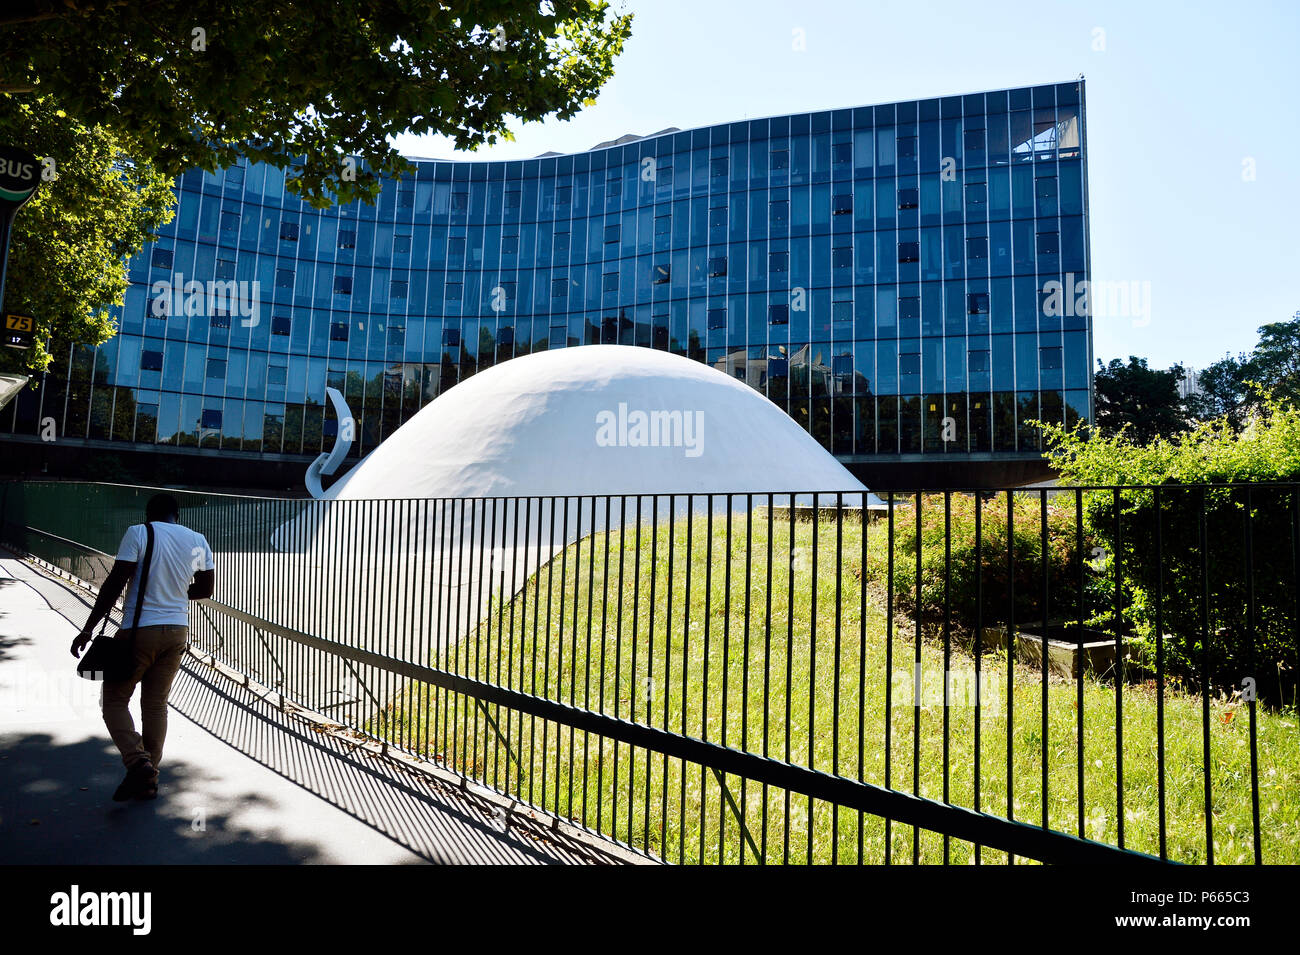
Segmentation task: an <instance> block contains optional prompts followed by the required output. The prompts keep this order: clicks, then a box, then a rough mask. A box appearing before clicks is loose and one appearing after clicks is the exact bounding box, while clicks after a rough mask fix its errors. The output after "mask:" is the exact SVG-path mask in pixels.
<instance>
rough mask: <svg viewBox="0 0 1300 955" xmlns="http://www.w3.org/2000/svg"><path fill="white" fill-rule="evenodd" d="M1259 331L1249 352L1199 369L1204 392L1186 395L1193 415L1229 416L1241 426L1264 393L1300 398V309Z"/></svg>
mask: <svg viewBox="0 0 1300 955" xmlns="http://www.w3.org/2000/svg"><path fill="white" fill-rule="evenodd" d="M1259 335H1260V339H1259V342H1258V344H1256V345H1255V348H1254V349H1253V350H1252V351H1251V353H1250V354H1249V355H1247V354H1240V355H1238V356H1236V357H1235V358H1234V357H1233V356H1231V355H1227V356H1225V357H1223V358H1221V359H1219V360H1218V361H1216V362H1214V363H1213V364H1211V365H1207V366H1206V367H1205V368H1204V369H1203V370H1202V371H1201V372H1200V374H1199V375H1198V378H1199V380H1200V386H1201V392H1200V394H1196V395H1192V396H1191V397H1190V398H1189V400H1188V408H1189V410H1190V411H1191V413H1192V415H1193V416H1194V417H1196V418H1198V419H1200V420H1202V421H1208V420H1210V419H1212V418H1221V417H1226V418H1227V420H1228V421H1229V423H1230V424H1231V425H1232V426H1233V428H1235V429H1237V430H1240V429H1241V427H1242V426H1243V424H1244V423H1245V421H1246V418H1247V416H1248V415H1249V413H1250V412H1251V411H1253V410H1258V409H1259V408H1261V407H1262V406H1263V405H1264V403H1265V401H1266V397H1265V396H1271V397H1273V398H1275V399H1278V400H1280V401H1283V402H1286V403H1289V404H1292V405H1296V404H1300V313H1297V315H1296V317H1295V318H1294V319H1292V320H1291V321H1289V322H1272V323H1270V324H1268V325H1263V326H1261V327H1260V329H1259Z"/></svg>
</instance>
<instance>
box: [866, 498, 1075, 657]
mask: <svg viewBox="0 0 1300 955" xmlns="http://www.w3.org/2000/svg"><path fill="white" fill-rule="evenodd" d="M1074 503H1075V502H1074V496H1073V495H1068V496H1065V497H1060V496H1056V495H1051V494H1049V495H1048V497H1047V566H1046V576H1047V607H1046V608H1044V606H1043V577H1044V566H1043V539H1042V528H1043V524H1042V499H1041V495H1040V494H1039V493H1035V492H1016V493H1014V494H1012V506H1011V526H1012V534H1011V539H1012V546H1011V548H1010V551H1011V554H1010V557H1011V568H1010V570H1008V566H1007V565H1008V545H1007V539H1008V534H1007V495H1006V494H1005V493H1001V494H996V495H978V496H975V495H969V494H954V495H952V496H951V508H950V516H949V517H948V519H947V521H945V514H944V496H943V495H942V494H930V495H923V496H922V498H921V527H920V553H921V573H920V598H919V601H918V598H917V596H916V590H917V587H916V582H917V573H916V556H917V538H918V535H917V526H916V509H915V498H907V499H904V503H902V504H901V505H900V506H899V507H898V508H897V509H896V512H895V515H894V522H895V529H894V600H895V604H894V605H895V608H896V609H897V610H898V611H900V612H901V613H904V614H907V615H909V616H913V617H915V616H916V615H917V614H918V613H919V615H920V618H921V621H922V623H923V625H925V626H926V627H927V628H928V629H934V628H936V627H941V626H942V625H943V622H944V602H945V584H944V581H945V573H944V572H945V566H947V567H948V568H949V578H948V580H949V585H948V587H947V594H946V596H947V601H948V607H949V612H950V614H951V616H950V621H951V625H952V627H953V630H954V632H955V633H956V634H958V635H959V636H961V637H966V638H968V637H970V636H972V635H973V633H974V630H975V627H976V625H977V622H981V621H982V623H983V625H984V626H986V627H988V626H995V625H998V624H1005V623H1006V622H1007V621H1008V619H1009V617H1010V610H1011V594H1012V587H1011V586H1010V584H1011V583H1014V593H1015V622H1016V624H1017V626H1023V625H1025V624H1032V623H1041V622H1042V621H1044V619H1047V620H1054V619H1060V618H1064V619H1068V620H1073V619H1077V615H1078V607H1079V600H1078V598H1079V577H1080V554H1081V553H1082V554H1083V555H1085V557H1086V555H1087V554H1089V553H1090V551H1091V549H1092V547H1093V546H1094V544H1095V541H1094V540H1093V538H1092V537H1091V536H1089V535H1088V533H1087V531H1086V529H1085V531H1084V534H1083V539H1082V551H1081V550H1080V540H1079V535H1078V533H1077V532H1078V528H1077V527H1076V522H1075V509H1074ZM977 506H978V508H979V523H980V534H979V542H978V544H979V546H978V548H977V546H976V543H977V542H976V535H975V522H976V507H977ZM946 524H947V526H945V525H946ZM949 530H950V533H949ZM949 537H950V539H951V554H948V553H947V552H946V550H945V539H946V538H949ZM884 564H885V559H884V558H883V557H877V558H876V563H875V566H874V567H873V570H875V571H877V572H878V575H879V576H878V577H877V579H878V580H879V581H881V582H882V583H880V584H878V585H877V587H876V591H877V593H878V594H879V592H880V591H881V590H883V589H884V584H883V581H884V580H885V576H884V575H885V573H886V572H887V570H888V568H887V567H886V566H883V565H884ZM1084 574H1085V576H1086V577H1087V578H1088V579H1089V580H1091V578H1092V577H1093V576H1094V575H1093V574H1092V573H1091V572H1090V571H1089V569H1088V567H1087V565H1086V563H1085V564H1084ZM977 589H978V590H979V592H980V593H979V597H978V601H979V602H982V605H983V613H982V615H981V614H980V613H979V610H980V607H979V604H978V603H977Z"/></svg>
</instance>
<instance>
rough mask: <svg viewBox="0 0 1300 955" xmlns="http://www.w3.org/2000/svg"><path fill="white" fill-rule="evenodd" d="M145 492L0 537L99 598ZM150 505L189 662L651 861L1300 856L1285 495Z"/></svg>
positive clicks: (30, 523)
mask: <svg viewBox="0 0 1300 955" xmlns="http://www.w3.org/2000/svg"><path fill="white" fill-rule="evenodd" d="M152 493H154V491H153V490H152V489H148V488H135V487H126V486H120V485H102V484H79V483H56V482H25V483H18V482H13V483H9V484H7V485H5V486H4V489H3V494H4V498H3V525H2V527H3V531H2V534H0V537H2V539H3V542H4V543H5V544H7V545H8V546H9V547H10V548H12V549H14V550H18V551H21V552H25V553H29V554H31V555H33V556H37V557H40V558H42V559H44V560H46V561H48V562H50V563H53V564H56V565H59V566H61V567H63V568H64V569H65V570H67V571H69V572H71V573H75V574H77V575H78V576H82V577H86V576H87V574H89V576H90V579H91V581H92V583H94V582H98V580H99V579H102V572H103V569H104V568H105V566H106V563H105V562H106V559H107V558H106V557H105V555H109V554H112V553H113V552H114V550H115V548H116V544H117V541H118V539H119V538H120V536H121V534H122V532H123V531H124V530H125V528H126V526H127V525H128V524H130V523H135V522H138V521H139V520H141V519H142V515H143V507H144V502H145V501H146V500H147V499H148V497H149V496H150V495H151V494H152ZM172 493H174V494H175V495H176V496H177V497H178V498H179V499H180V501H181V520H182V522H183V523H185V524H187V525H189V526H191V527H193V528H194V529H196V530H198V531H200V532H202V533H203V534H204V535H205V536H206V537H207V538H208V540H209V542H210V543H211V545H212V547H213V550H214V552H215V553H216V557H217V587H216V592H215V594H214V595H213V598H212V599H211V600H210V601H206V602H204V603H203V604H201V605H200V607H199V608H197V609H196V612H194V613H192V615H191V621H192V641H193V643H194V645H195V647H196V648H197V649H198V650H199V651H200V652H201V653H203V654H204V655H211V657H212V658H214V659H215V660H218V661H220V662H222V663H223V664H225V665H227V666H230V667H232V668H235V669H238V670H240V671H243V672H245V673H247V674H249V675H250V677H252V678H253V679H255V680H257V681H258V682H260V683H262V684H264V685H266V686H268V687H272V688H274V689H275V690H277V691H278V692H280V693H282V694H283V695H284V697H285V698H286V699H287V700H291V701H293V702H295V703H296V704H298V705H300V706H303V707H305V708H308V709H310V710H313V711H316V712H320V713H324V714H327V715H329V716H331V717H332V718H334V719H337V720H338V721H340V722H342V723H344V724H346V725H348V726H350V727H353V728H355V729H356V730H358V731H361V732H363V733H366V734H369V735H370V736H373V737H375V738H377V739H380V740H383V741H385V742H387V743H388V744H389V745H390V746H393V747H397V748H400V749H402V750H404V751H406V752H408V753H411V754H413V755H415V756H417V757H419V758H421V759H426V760H430V761H434V762H436V763H439V764H441V765H443V766H445V767H447V768H449V769H452V770H454V771H456V772H458V773H461V774H463V775H464V776H466V777H469V778H472V779H475V780H477V781H478V782H480V783H482V784H484V785H486V786H489V787H491V788H493V789H495V790H497V791H499V792H502V793H505V794H508V795H510V796H512V797H515V798H518V799H520V800H522V801H524V802H526V803H528V804H530V805H532V806H534V807H536V808H538V809H540V810H542V811H544V812H547V813H551V814H554V815H556V816H558V817H561V818H564V819H567V820H570V821H572V822H574V823H576V824H578V825H581V826H584V827H586V828H588V829H590V830H591V831H594V832H597V833H599V834H601V835H603V836H605V837H608V838H611V839H614V840H617V841H619V842H621V843H623V844H625V845H627V846H629V847H631V848H634V849H636V850H638V851H641V852H644V853H647V854H650V855H654V856H656V857H658V858H662V859H665V860H667V861H671V862H687V863H718V862H724V863H731V862H736V863H744V864H750V863H780V862H814V863H815V862H847V863H880V862H886V863H887V862H904V861H911V862H921V863H928V862H943V863H947V862H974V863H977V864H978V863H980V862H985V863H988V862H1006V861H1016V860H1017V859H1033V860H1041V861H1045V862H1067V861H1126V860H1135V861H1147V860H1158V859H1166V860H1170V861H1180V862H1204V863H1226V862H1255V863H1258V862H1295V861H1300V785H1298V783H1300V734H1297V732H1296V729H1295V727H1296V673H1297V647H1298V646H1300V573H1298V572H1297V553H1298V542H1300V485H1296V484H1256V485H1212V486H1203V485H1164V486H1160V487H1105V488H1091V487H1090V488H1057V489H1037V488H1036V489H1006V490H1001V491H996V492H988V491H971V492H963V491H955V490H954V491H945V492H940V493H924V492H916V493H908V494H899V493H893V494H886V495H882V497H883V498H884V500H885V504H884V506H876V507H873V506H871V505H870V504H869V505H868V506H867V507H866V508H865V509H864V508H863V507H862V506H861V501H860V499H859V498H857V497H856V496H854V497H852V498H851V497H850V496H849V495H845V494H824V493H823V494H816V495H813V494H811V493H809V494H803V493H799V494H794V493H790V492H774V493H773V494H712V495H703V494H663V495H628V496H619V495H612V496H595V497H592V496H583V497H567V498H565V497H561V498H538V497H531V498H484V499H411V500H367V501H310V500H289V499H275V498H252V497H235V496H227V495H220V494H200V493H191V492H179V491H176V492H172ZM96 575H99V576H96Z"/></svg>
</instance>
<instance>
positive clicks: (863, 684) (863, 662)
mask: <svg viewBox="0 0 1300 955" xmlns="http://www.w3.org/2000/svg"><path fill="white" fill-rule="evenodd" d="M870 500H871V499H870V497H869V496H868V495H866V494H863V495H862V541H861V544H862V572H861V574H860V575H859V579H858V584H859V586H858V687H857V689H858V782H863V781H864V776H863V751H864V749H865V748H866V741H865V737H866V732H867V726H866V722H867V534H868V533H869V528H870V526H871V524H870V521H869V520H868V514H869V505H870ZM865 826H866V818H865V813H863V812H862V810H858V859H857V864H858V865H862V856H863V850H864V848H865V845H864V835H865V834H864V832H863V829H864V828H865Z"/></svg>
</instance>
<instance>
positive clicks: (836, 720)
mask: <svg viewBox="0 0 1300 955" xmlns="http://www.w3.org/2000/svg"><path fill="white" fill-rule="evenodd" d="M862 503H863V505H864V507H863V513H864V514H865V513H866V507H865V505H866V500H865V498H864V499H863V502H862ZM863 529H864V530H865V524H864V525H863ZM843 558H844V495H843V493H838V494H836V495H835V653H834V662H833V664H832V667H831V679H832V680H833V681H834V683H833V684H832V690H833V694H832V700H831V773H832V774H833V775H835V776H838V775H839V774H840V614H841V610H842V605H843V602H844V600H843V595H844V588H843V576H844V559H843ZM864 570H865V568H864ZM814 586H816V585H815V584H814ZM839 861H840V807H839V803H831V864H832V865H838V864H839Z"/></svg>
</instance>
